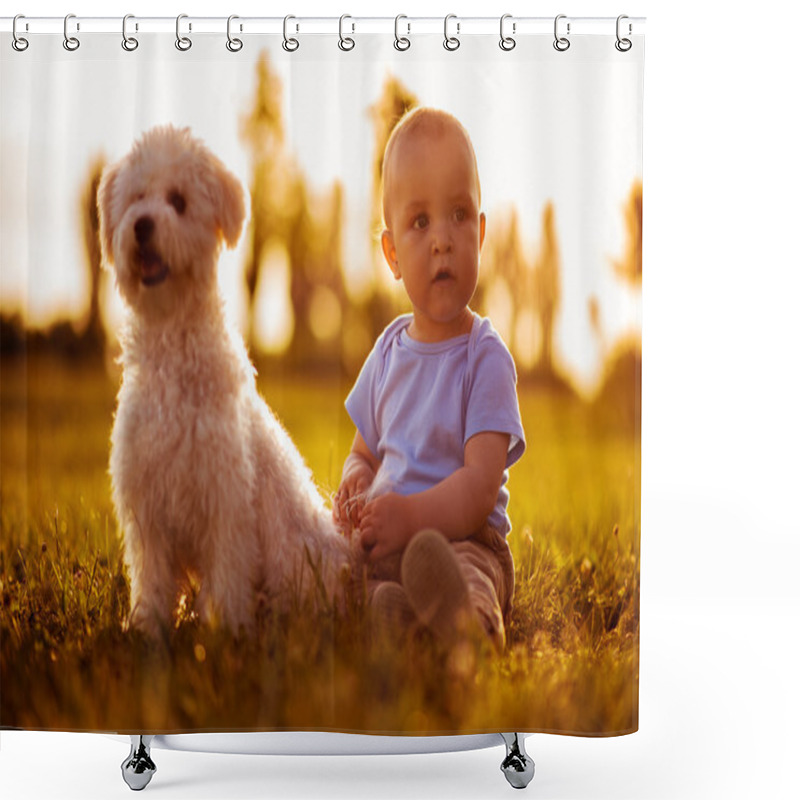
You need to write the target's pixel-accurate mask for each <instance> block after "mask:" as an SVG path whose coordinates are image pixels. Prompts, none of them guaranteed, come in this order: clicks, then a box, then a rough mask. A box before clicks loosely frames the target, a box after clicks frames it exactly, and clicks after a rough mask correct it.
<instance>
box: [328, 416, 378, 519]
mask: <svg viewBox="0 0 800 800" xmlns="http://www.w3.org/2000/svg"><path fill="white" fill-rule="evenodd" d="M379 466H380V462H379V461H378V459H377V458H375V456H374V455H372V453H371V452H370V449H369V448H368V447H367V445H366V443H365V442H364V439H363V438H362V436H361V434H360V433H359V432H358V431H356V438H355V439H354V440H353V446H352V448H351V449H350V454H349V455H348V456H347V458H346V459H345V462H344V467H343V468H342V481H341V483H340V484H339V490H338V491H337V492H336V495H335V497H334V498H333V519H334V521H335V522H336V523H337V524H338V525H339V526H341V527H342V528H343V529H344V531H345V533H348V534H349V533H350V532H351V530H352V529H353V528H357V527H358V524H359V516H360V513H361V509H362V508H363V506H364V501H363V496H364V495H365V494H366V492H367V490H368V489H369V487H370V486H371V485H372V481H373V480H374V479H375V473H376V472H377V471H378V467H379Z"/></svg>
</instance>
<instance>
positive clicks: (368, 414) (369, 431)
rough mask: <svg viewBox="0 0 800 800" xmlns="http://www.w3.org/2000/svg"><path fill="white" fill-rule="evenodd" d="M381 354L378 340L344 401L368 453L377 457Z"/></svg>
mask: <svg viewBox="0 0 800 800" xmlns="http://www.w3.org/2000/svg"><path fill="white" fill-rule="evenodd" d="M382 360H383V359H382V355H381V347H380V340H379V341H378V343H376V345H375V347H373V349H372V352H371V353H370V354H369V355H368V356H367V360H366V361H365V362H364V365H363V366H362V367H361V372H359V374H358V378H356V382H355V385H354V386H353V388H352V389H351V391H350V394H349V395H348V396H347V399H346V400H345V401H344V407H345V409H346V410H347V413H348V414H349V415H350V419H352V420H353V424H354V425H355V426H356V428H357V429H358V432H359V433H360V434H361V438H362V439H363V440H364V443H365V444H366V445H367V447H368V448H369V451H370V453H372V455H374V456H375V457H377V455H378V441H379V438H380V437H379V433H378V427H377V423H376V420H375V401H376V395H377V383H378V379H379V376H380V373H381V367H382Z"/></svg>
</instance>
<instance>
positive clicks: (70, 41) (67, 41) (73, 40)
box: [64, 14, 81, 53]
mask: <svg viewBox="0 0 800 800" xmlns="http://www.w3.org/2000/svg"><path fill="white" fill-rule="evenodd" d="M71 19H75V15H74V14H67V16H66V17H64V49H65V50H69V51H70V53H72V52H74V51H75V50H77V49H78V48H79V47H80V46H81V41H80V39H78V38H77V37H76V36H70V35H69V31H68V29H67V26H68V24H69V21H70V20H71ZM79 30H80V29H79Z"/></svg>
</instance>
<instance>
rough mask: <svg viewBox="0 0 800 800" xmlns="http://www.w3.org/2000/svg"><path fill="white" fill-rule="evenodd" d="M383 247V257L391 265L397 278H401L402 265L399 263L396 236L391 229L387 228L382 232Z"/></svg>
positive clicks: (390, 267)
mask: <svg viewBox="0 0 800 800" xmlns="http://www.w3.org/2000/svg"><path fill="white" fill-rule="evenodd" d="M381 249H382V250H383V257H384V258H385V259H386V263H387V264H388V265H389V269H390V270H391V271H392V275H394V277H395V280H398V281H399V280H400V267H399V265H398V263H397V251H396V250H395V247H394V237H393V236H392V232H391V231H390V230H385V231H384V232H383V233H382V234H381Z"/></svg>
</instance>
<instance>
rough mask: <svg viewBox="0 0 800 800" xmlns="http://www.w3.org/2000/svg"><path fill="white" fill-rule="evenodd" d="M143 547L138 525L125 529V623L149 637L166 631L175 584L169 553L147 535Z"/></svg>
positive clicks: (175, 589) (160, 636) (163, 634)
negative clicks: (128, 591) (128, 595)
mask: <svg viewBox="0 0 800 800" xmlns="http://www.w3.org/2000/svg"><path fill="white" fill-rule="evenodd" d="M149 538H150V543H149V546H147V547H146V546H144V544H143V541H142V539H143V537H142V536H141V534H140V532H139V530H138V528H136V529H134V530H131V529H128V530H126V531H125V563H126V565H127V568H128V576H129V578H130V583H131V611H130V616H129V624H130V626H131V627H133V628H136V629H137V630H140V631H142V632H143V633H145V634H146V635H147V636H149V637H150V638H152V639H164V638H166V637H167V636H168V634H169V629H170V621H171V617H172V609H173V605H174V600H175V595H176V592H177V584H176V581H175V570H174V565H173V563H172V556H171V554H170V553H169V552H168V551H167V550H166V549H163V548H160V547H157V546H156V542H158V541H159V538H160V537H157V536H151V537H149Z"/></svg>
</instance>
